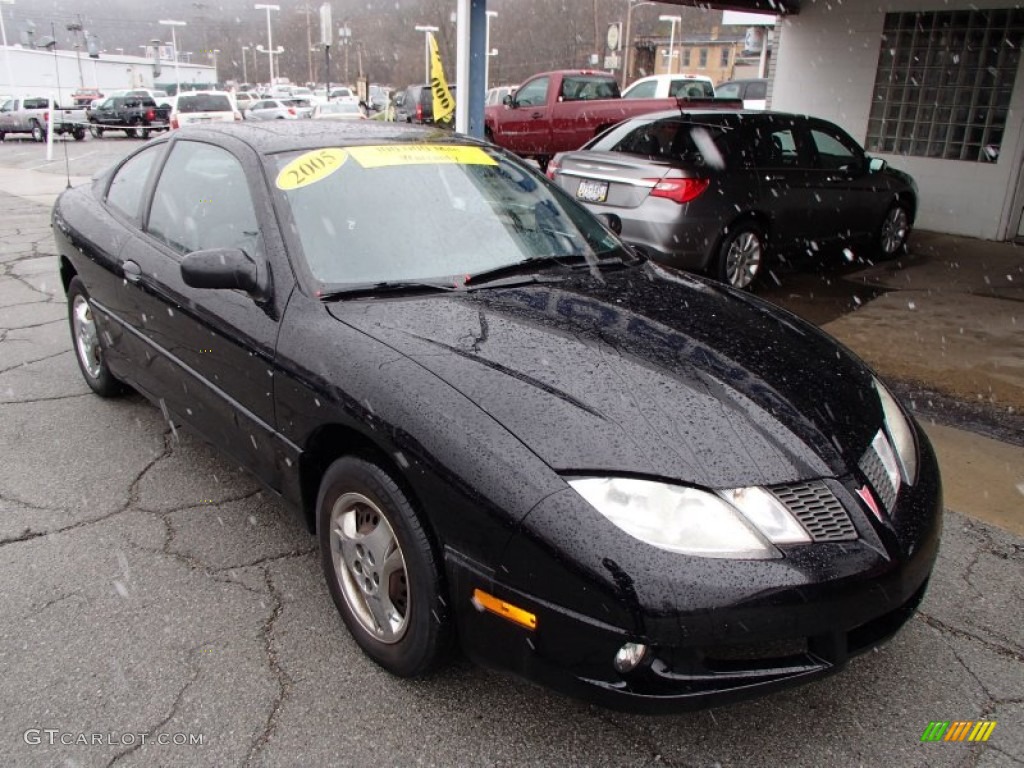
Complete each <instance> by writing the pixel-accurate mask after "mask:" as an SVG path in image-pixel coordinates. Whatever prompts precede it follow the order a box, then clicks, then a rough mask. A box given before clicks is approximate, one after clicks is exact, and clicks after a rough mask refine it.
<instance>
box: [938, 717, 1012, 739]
mask: <svg viewBox="0 0 1024 768" xmlns="http://www.w3.org/2000/svg"><path fill="white" fill-rule="evenodd" d="M995 729H996V721H995V720H979V721H978V722H974V721H973V720H953V721H949V720H945V721H935V720H933V721H932V722H930V723H928V727H927V728H925V729H924V733H922V734H921V741H988V738H989V736H991V735H992V731H994V730H995Z"/></svg>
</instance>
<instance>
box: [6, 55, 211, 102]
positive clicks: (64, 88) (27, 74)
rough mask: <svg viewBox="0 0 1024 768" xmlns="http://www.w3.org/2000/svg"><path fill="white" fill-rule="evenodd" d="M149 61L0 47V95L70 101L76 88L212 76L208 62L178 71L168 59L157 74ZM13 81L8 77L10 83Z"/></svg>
mask: <svg viewBox="0 0 1024 768" xmlns="http://www.w3.org/2000/svg"><path fill="white" fill-rule="evenodd" d="M153 69H154V61H153V59H152V58H144V57H142V56H126V55H118V54H107V53H103V54H100V58H98V59H93V58H90V57H89V56H88V55H87V54H84V53H83V54H81V55H80V56H79V55H76V54H75V52H74V51H56V52H53V51H47V50H42V49H31V48H22V47H21V46H7V47H4V46H0V94H3V95H9V96H49V95H50V94H53V96H54V98H55V99H56V101H57V102H58V103H59V104H62V105H68V104H71V94H72V93H74V92H75V91H77V90H78V89H79V88H83V87H84V88H98V89H99V90H100V91H101V92H106V91H111V90H116V89H124V88H166V87H168V86H171V87H172V90H173V86H174V85H175V83H176V82H177V81H176V79H175V78H176V76H177V77H180V78H181V83H182V85H183V86H185V85H192V86H195V85H212V84H213V83H215V82H216V81H217V74H216V70H215V69H214V68H213V67H209V66H203V65H199V64H186V63H184V62H179V63H178V67H177V75H175V66H174V62H173V61H161V62H160V74H159V75H157V76H156V77H154V74H153ZM12 80H13V82H12Z"/></svg>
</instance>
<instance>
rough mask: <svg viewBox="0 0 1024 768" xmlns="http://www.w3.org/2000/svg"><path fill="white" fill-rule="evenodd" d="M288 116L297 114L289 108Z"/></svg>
mask: <svg viewBox="0 0 1024 768" xmlns="http://www.w3.org/2000/svg"><path fill="white" fill-rule="evenodd" d="M288 114H289V115H294V114H295V110H294V109H292V108H291V107H288Z"/></svg>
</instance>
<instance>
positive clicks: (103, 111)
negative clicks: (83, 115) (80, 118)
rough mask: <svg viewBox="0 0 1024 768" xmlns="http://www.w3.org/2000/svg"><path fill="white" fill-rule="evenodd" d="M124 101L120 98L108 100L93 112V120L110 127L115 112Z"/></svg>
mask: <svg viewBox="0 0 1024 768" xmlns="http://www.w3.org/2000/svg"><path fill="white" fill-rule="evenodd" d="M122 101H124V100H123V99H120V98H118V97H112V98H109V99H107V100H106V101H104V102H103V103H102V104H100V105H99V106H98V107H97V108H96V109H94V110H93V113H92V118H93V120H94V121H95V122H96V123H98V124H100V125H109V124H110V123H111V122H112V121H113V118H112V115H113V114H114V111H115V110H116V109H117V107H118V105H119V104H120V103H121V102H122Z"/></svg>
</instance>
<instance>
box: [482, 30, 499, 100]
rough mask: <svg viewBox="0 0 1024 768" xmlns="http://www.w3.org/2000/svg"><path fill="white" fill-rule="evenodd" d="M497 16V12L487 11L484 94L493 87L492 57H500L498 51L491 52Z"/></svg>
mask: <svg viewBox="0 0 1024 768" xmlns="http://www.w3.org/2000/svg"><path fill="white" fill-rule="evenodd" d="M497 15H498V12H497V11H487V35H486V37H485V38H484V39H485V41H486V42H485V45H486V47H487V58H486V59H484V93H487V89H488V88H490V87H491V56H497V55H498V51H497V50H494V51H492V50H491V19H493V18H494V17H495V16H497Z"/></svg>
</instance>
